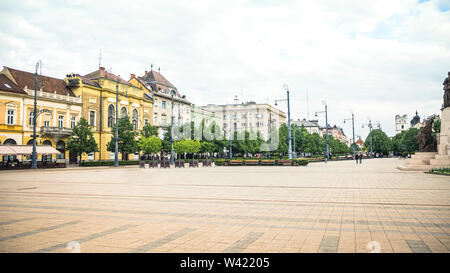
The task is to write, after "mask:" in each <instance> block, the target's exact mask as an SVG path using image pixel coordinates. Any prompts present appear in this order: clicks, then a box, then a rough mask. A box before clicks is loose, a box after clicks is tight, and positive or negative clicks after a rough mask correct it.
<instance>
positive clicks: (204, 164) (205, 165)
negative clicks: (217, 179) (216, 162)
mask: <svg viewBox="0 0 450 273" xmlns="http://www.w3.org/2000/svg"><path fill="white" fill-rule="evenodd" d="M202 165H203V167H208V166H209V167H211V159H205V160H203V164H202Z"/></svg>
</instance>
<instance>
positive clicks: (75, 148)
mask: <svg viewBox="0 0 450 273" xmlns="http://www.w3.org/2000/svg"><path fill="white" fill-rule="evenodd" d="M198 126H199V127H197V128H195V124H194V123H193V122H192V123H191V124H190V139H180V140H176V141H174V151H175V152H176V153H177V154H178V155H179V156H180V155H181V156H183V155H184V154H189V155H190V156H193V155H194V154H197V153H200V154H201V156H207V155H212V154H216V155H224V153H226V150H228V149H229V144H230V140H228V139H226V138H223V139H212V140H208V139H206V136H205V135H204V134H200V135H199V136H196V135H195V132H202V130H201V129H202V128H205V131H208V132H211V133H212V134H213V135H215V134H216V133H217V134H219V135H221V136H225V134H226V132H224V131H223V130H222V129H221V128H220V127H219V126H217V125H216V124H214V123H213V124H210V125H208V126H206V125H205V124H204V122H202V123H201V124H199V125H198ZM185 129H186V128H184V130H185ZM195 129H197V131H196V130H195ZM115 130H116V128H115V125H113V128H112V132H115ZM178 130H179V131H180V133H183V128H179V129H178ZM171 131H172V129H171V127H170V126H169V128H168V130H167V131H166V132H165V133H164V136H163V139H162V140H161V139H160V138H159V137H158V129H157V127H155V126H151V125H150V124H146V125H145V126H144V127H143V129H142V130H141V131H140V132H138V131H135V130H134V127H133V124H132V123H131V121H130V119H129V117H124V118H121V119H120V120H119V121H118V151H119V152H120V153H121V154H122V155H127V154H134V153H136V152H142V153H143V154H144V155H154V154H159V153H160V152H165V153H167V154H169V153H170V151H171ZM187 134H188V135H189V132H187ZM238 134H242V135H240V137H239V138H238ZM294 134H295V142H294V143H293V145H294V147H293V150H295V151H297V152H301V153H304V154H312V155H314V154H323V152H324V151H325V147H326V142H325V137H324V136H323V137H321V136H319V134H317V133H314V134H310V133H309V132H308V131H307V130H306V129H305V128H303V127H299V126H295V125H292V137H293V138H294ZM278 139H279V145H278V147H277V148H276V149H275V150H274V151H272V154H282V155H287V154H288V127H287V125H286V124H283V125H282V126H281V127H280V128H279V131H278ZM263 143H265V142H264V140H263V139H262V137H261V135H260V133H259V132H256V133H255V132H254V131H244V132H239V133H238V132H234V138H233V141H232V150H233V154H234V155H244V154H249V153H250V154H256V153H260V152H262V151H261V145H262V144H263ZM329 147H330V153H331V154H345V153H349V152H351V149H349V148H348V147H347V146H346V145H345V144H344V143H341V142H339V141H338V140H337V139H334V138H333V137H332V136H329ZM67 148H68V150H69V151H71V152H74V153H76V154H77V155H78V157H79V158H81V155H82V154H90V153H93V152H98V145H97V143H96V142H95V139H94V136H93V134H92V132H91V129H90V126H89V124H88V122H87V120H86V119H85V118H81V119H80V121H79V122H78V123H77V125H76V126H75V127H74V128H73V131H72V136H71V137H70V138H69V140H68V143H67ZM107 150H108V151H110V152H114V150H115V139H114V135H113V136H112V137H111V140H110V141H109V142H108V143H107ZM124 158H127V157H124Z"/></svg>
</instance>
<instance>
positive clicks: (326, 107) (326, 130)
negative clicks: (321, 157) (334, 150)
mask: <svg viewBox="0 0 450 273" xmlns="http://www.w3.org/2000/svg"><path fill="white" fill-rule="evenodd" d="M322 104H323V105H325V111H319V112H316V114H315V116H316V117H317V114H318V113H325V126H326V129H325V134H326V144H327V146H326V150H325V163H328V157H329V153H330V150H329V142H328V106H327V103H326V102H325V101H322Z"/></svg>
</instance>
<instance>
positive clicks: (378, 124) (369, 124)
mask: <svg viewBox="0 0 450 273" xmlns="http://www.w3.org/2000/svg"><path fill="white" fill-rule="evenodd" d="M364 125H366V126H367V127H369V135H370V157H371V158H372V157H373V145H372V128H373V124H372V120H371V119H369V123H367V124H363V125H362V128H364ZM377 127H378V129H380V128H381V127H380V123H377Z"/></svg>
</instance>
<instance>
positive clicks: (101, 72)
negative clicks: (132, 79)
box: [81, 67, 128, 84]
mask: <svg viewBox="0 0 450 273" xmlns="http://www.w3.org/2000/svg"><path fill="white" fill-rule="evenodd" d="M81 78H82V79H83V82H84V81H85V79H86V80H93V79H100V78H105V79H110V80H113V81H118V82H120V83H124V84H128V82H127V81H126V80H124V79H122V78H121V77H119V76H117V75H114V74H113V73H110V72H108V71H106V70H105V68H104V67H100V69H98V70H96V71H94V72H91V73H89V74H86V75H84V76H82V77H81Z"/></svg>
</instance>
